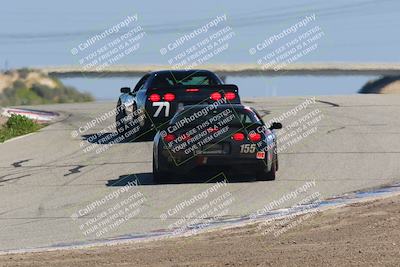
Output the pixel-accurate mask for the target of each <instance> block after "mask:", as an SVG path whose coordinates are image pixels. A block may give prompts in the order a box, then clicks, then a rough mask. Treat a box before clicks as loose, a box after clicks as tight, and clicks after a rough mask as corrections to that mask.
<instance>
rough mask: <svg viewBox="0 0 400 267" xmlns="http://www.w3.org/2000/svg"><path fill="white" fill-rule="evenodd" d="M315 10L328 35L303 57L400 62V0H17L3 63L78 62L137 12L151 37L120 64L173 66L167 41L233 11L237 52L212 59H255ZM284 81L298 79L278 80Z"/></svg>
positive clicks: (6, 17)
mask: <svg viewBox="0 0 400 267" xmlns="http://www.w3.org/2000/svg"><path fill="white" fill-rule="evenodd" d="M313 13H315V14H316V21H315V23H316V25H319V26H320V27H321V28H322V29H323V31H324V33H325V36H324V38H323V40H321V41H320V43H319V46H318V49H317V50H316V51H314V52H313V53H310V54H309V55H307V56H305V57H303V58H301V59H300V62H321V61H323V62H331V61H336V62H337V61H339V62H342V61H343V62H398V61H399V53H398V52H399V48H398V43H399V41H400V36H399V34H398V29H399V26H400V19H399V18H400V16H399V15H400V14H399V13H400V1H395V0H380V1H374V0H353V1H344V0H336V1H323V0H320V1H315V0H314V1H313V0H290V1H289V0H288V1H215V0H212V1H210V0H203V1H140V2H139V1H76V0H69V1H49V0H42V1H28V0H26V1H18V0H17V1H6V2H4V3H2V8H1V9H0V25H2V26H1V27H0V68H1V69H3V68H4V64H5V62H6V61H7V62H8V66H9V67H12V68H17V67H23V66H28V67H29V66H48V65H53V66H54V65H71V64H77V59H76V57H74V56H73V55H72V54H71V53H70V50H71V48H72V47H74V46H76V45H77V44H79V43H80V42H82V41H84V40H86V39H87V38H89V37H90V36H92V35H93V34H94V33H98V32H101V31H103V30H104V29H107V28H109V27H110V26H112V25H114V24H116V23H118V22H120V21H121V20H123V19H124V18H125V17H126V16H128V15H133V14H138V16H139V21H138V24H140V25H141V26H142V27H143V29H144V31H146V32H147V36H146V38H145V39H144V40H143V42H142V43H141V48H140V51H138V53H133V54H131V55H129V56H126V57H124V58H123V59H122V60H121V61H120V62H119V63H120V64H138V63H159V64H167V62H166V58H165V57H163V56H161V55H160V53H159V49H160V48H161V47H162V46H163V45H165V44H168V43H169V42H171V41H173V40H174V39H176V38H178V37H179V36H181V35H182V34H184V33H185V32H188V30H190V29H195V28H197V27H199V26H201V25H203V24H204V23H207V22H208V21H209V20H210V18H213V17H215V16H217V15H221V14H226V15H227V16H228V21H227V24H228V25H230V26H231V27H232V29H233V30H234V32H235V34H236V35H235V38H234V40H232V42H231V43H230V47H229V49H228V50H227V51H224V52H223V53H221V54H219V55H218V56H216V57H214V58H212V59H211V60H210V62H212V63H229V62H246V63H255V62H256V60H257V57H254V56H251V55H249V53H248V49H249V48H250V47H253V46H254V45H255V44H257V43H259V42H261V41H262V40H263V39H265V38H266V37H268V36H270V35H272V34H275V33H277V32H279V31H281V30H282V29H285V28H287V27H289V26H291V25H293V24H294V23H296V22H298V21H299V19H301V18H303V17H304V16H306V15H310V14H313ZM274 79H275V78H274ZM282 79H286V78H282ZM275 80H277V79H275ZM289 80H290V79H289ZM75 81H76V80H75ZM114 81H115V80H114ZM354 81H355V80H354ZM71 82H72V83H74V81H71ZM358 83H359V82H358V81H357V84H358ZM81 84H82V85H83V84H84V82H83V83H81ZM278 84H288V85H290V82H289V83H288V82H283V83H282V82H281V81H279V79H278ZM347 84H348V83H347ZM74 85H75V84H74ZM85 86H86V84H85ZM257 86H258V85H257ZM274 90H275V89H274ZM264 91H265V90H263V92H264ZM278 95H279V94H278Z"/></svg>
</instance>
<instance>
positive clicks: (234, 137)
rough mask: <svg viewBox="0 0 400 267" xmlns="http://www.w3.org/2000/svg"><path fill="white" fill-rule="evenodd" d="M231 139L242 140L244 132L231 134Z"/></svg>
mask: <svg viewBox="0 0 400 267" xmlns="http://www.w3.org/2000/svg"><path fill="white" fill-rule="evenodd" d="M232 139H233V140H235V141H243V140H244V134H243V133H235V134H233V135H232Z"/></svg>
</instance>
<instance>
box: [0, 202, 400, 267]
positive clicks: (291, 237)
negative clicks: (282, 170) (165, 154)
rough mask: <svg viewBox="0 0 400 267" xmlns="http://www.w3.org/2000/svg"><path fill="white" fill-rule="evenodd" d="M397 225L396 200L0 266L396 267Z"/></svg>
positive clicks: (17, 259)
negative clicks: (275, 224)
mask: <svg viewBox="0 0 400 267" xmlns="http://www.w3.org/2000/svg"><path fill="white" fill-rule="evenodd" d="M302 216H304V215H302ZM399 225H400V196H396V197H391V198H387V199H381V200H375V201H371V202H365V203H358V204H353V205H350V206H347V207H344V208H338V209H332V210H327V211H324V212H320V213H317V214H314V215H313V216H311V217H309V218H307V219H305V220H303V222H302V223H300V224H299V225H298V226H296V227H293V228H292V229H289V230H288V231H287V232H285V233H282V234H280V235H279V236H275V235H274V234H273V233H272V232H271V233H269V234H267V235H263V234H262V233H261V232H260V229H265V228H263V227H265V226H264V225H250V226H245V227H240V228H235V229H229V230H222V231H215V232H210V233H204V234H199V235H196V236H192V237H186V238H172V239H168V240H160V241H153V242H146V243H136V244H128V245H118V246H111V247H98V248H91V249H85V250H69V251H55V252H46V253H26V254H18V255H3V256H0V266H75V267H77V266H377V265H382V266H398V264H399V259H400V229H399Z"/></svg>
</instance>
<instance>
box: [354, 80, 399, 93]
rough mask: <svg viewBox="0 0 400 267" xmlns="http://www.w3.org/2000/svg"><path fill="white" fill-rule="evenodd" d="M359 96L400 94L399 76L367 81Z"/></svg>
mask: <svg viewBox="0 0 400 267" xmlns="http://www.w3.org/2000/svg"><path fill="white" fill-rule="evenodd" d="M359 93H360V94H400V76H384V77H381V78H379V79H376V80H372V81H369V82H368V83H366V84H365V85H364V86H363V87H362V88H361V89H360V91H359Z"/></svg>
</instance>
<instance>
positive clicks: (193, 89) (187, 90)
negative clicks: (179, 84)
mask: <svg viewBox="0 0 400 267" xmlns="http://www.w3.org/2000/svg"><path fill="white" fill-rule="evenodd" d="M198 91H199V88H188V89H186V92H198Z"/></svg>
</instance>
